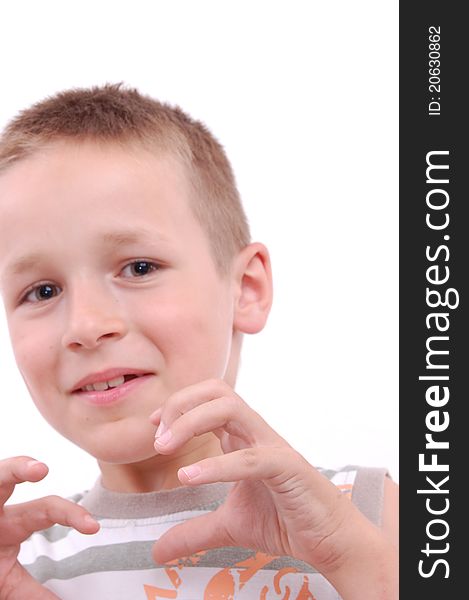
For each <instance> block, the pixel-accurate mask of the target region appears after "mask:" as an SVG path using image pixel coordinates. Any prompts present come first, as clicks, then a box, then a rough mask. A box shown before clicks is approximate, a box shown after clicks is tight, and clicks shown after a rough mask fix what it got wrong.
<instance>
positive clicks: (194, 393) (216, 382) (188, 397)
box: [150, 379, 235, 427]
mask: <svg viewBox="0 0 469 600" xmlns="http://www.w3.org/2000/svg"><path fill="white" fill-rule="evenodd" d="M234 393H235V392H234V391H233V389H232V388H231V387H230V386H229V385H228V384H227V383H226V381H223V380H222V379H206V380H204V381H200V382H198V383H194V384H193V385H188V386H186V387H185V388H182V389H180V390H178V391H177V392H175V393H174V394H171V396H169V398H168V399H167V400H166V402H165V403H164V406H162V407H160V408H158V409H157V410H155V412H154V413H153V414H152V415H150V420H151V421H152V423H155V425H156V424H157V423H158V422H159V421H160V420H161V421H163V422H164V423H165V425H166V426H167V427H169V426H170V425H171V423H173V421H175V420H176V419H177V418H178V417H180V416H181V415H183V414H184V413H186V412H188V411H190V410H191V409H193V408H195V407H196V406H198V405H199V404H202V403H203V402H210V401H211V400H215V399H216V398H220V397H221V396H230V395H232V394H234Z"/></svg>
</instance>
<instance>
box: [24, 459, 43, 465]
mask: <svg viewBox="0 0 469 600" xmlns="http://www.w3.org/2000/svg"><path fill="white" fill-rule="evenodd" d="M43 464H44V463H42V462H41V461H40V460H30V461H28V462H27V463H26V466H27V467H35V466H36V465H43Z"/></svg>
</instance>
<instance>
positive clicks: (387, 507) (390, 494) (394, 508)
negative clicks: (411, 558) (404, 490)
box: [381, 477, 399, 547]
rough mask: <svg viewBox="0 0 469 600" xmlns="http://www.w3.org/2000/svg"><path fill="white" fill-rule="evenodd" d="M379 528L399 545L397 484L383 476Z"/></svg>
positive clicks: (391, 540) (393, 542) (395, 544)
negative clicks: (381, 509) (381, 515)
mask: <svg viewBox="0 0 469 600" xmlns="http://www.w3.org/2000/svg"><path fill="white" fill-rule="evenodd" d="M381 529H382V531H383V534H384V535H385V537H386V538H387V539H388V540H389V541H390V542H391V543H392V544H394V546H396V547H399V486H398V485H397V484H396V483H395V482H394V481H392V479H390V478H389V477H385V478H384V497H383V518H382V521H381Z"/></svg>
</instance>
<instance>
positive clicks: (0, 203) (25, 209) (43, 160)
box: [0, 143, 200, 275]
mask: <svg viewBox="0 0 469 600" xmlns="http://www.w3.org/2000/svg"><path fill="white" fill-rule="evenodd" d="M190 194H191V190H190V185H189V182H188V178H187V176H186V174H185V170H184V167H183V166H182V165H181V164H180V163H179V162H178V161H177V160H176V159H175V158H173V157H171V156H170V155H167V154H166V155H162V154H160V155H156V154H154V153H150V152H149V151H145V150H142V149H135V148H127V147H126V148H123V147H119V146H115V145H109V144H108V145H105V146H104V145H101V146H98V145H96V144H92V143H80V144H77V143H75V144H71V143H60V144H55V145H53V146H50V147H49V148H47V149H45V150H44V151H41V152H37V153H35V154H33V155H32V156H30V157H28V158H26V159H23V160H21V161H18V163H16V164H14V165H12V166H11V167H10V168H8V169H7V170H5V171H4V172H3V173H2V174H1V175H0V234H1V235H0V275H1V271H2V270H3V268H4V266H5V264H6V263H9V264H11V261H12V260H14V262H16V263H17V264H16V267H15V268H20V269H21V268H22V266H24V264H25V263H27V262H28V261H29V262H31V260H30V259H34V258H35V257H34V256H29V258H28V256H25V255H27V254H29V255H35V254H37V253H40V252H42V249H43V247H44V246H49V247H52V246H54V247H55V248H56V249H57V248H58V247H59V246H60V245H61V244H62V245H63V246H67V247H69V246H72V245H74V244H75V245H79V244H83V243H85V244H92V243H98V242H99V243H107V242H112V243H113V244H117V245H122V244H124V243H131V242H132V240H133V241H137V240H138V239H142V238H141V236H145V235H148V236H149V237H154V238H155V239H157V238H158V239H160V240H166V241H168V240H171V239H175V238H178V239H181V238H184V236H186V238H187V239H188V240H189V239H193V235H194V232H195V230H199V233H200V227H199V225H198V223H197V221H196V220H195V218H194V216H193V214H192V210H191V209H190V205H189V201H190Z"/></svg>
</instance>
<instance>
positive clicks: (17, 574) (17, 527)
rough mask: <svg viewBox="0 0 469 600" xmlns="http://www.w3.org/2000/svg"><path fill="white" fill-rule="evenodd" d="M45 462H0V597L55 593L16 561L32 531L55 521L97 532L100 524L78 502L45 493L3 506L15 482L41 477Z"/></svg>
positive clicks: (38, 597) (41, 599)
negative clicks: (26, 500)
mask: <svg viewBox="0 0 469 600" xmlns="http://www.w3.org/2000/svg"><path fill="white" fill-rule="evenodd" d="M47 472H48V469H47V466H46V465H45V464H44V463H41V462H38V461H34V460H33V459H31V458H28V457H26V456H19V457H16V458H9V459H7V460H1V461H0V600H24V599H25V598H34V599H35V600H50V599H52V598H57V596H56V595H55V594H53V593H52V592H50V591H49V590H47V589H46V588H45V587H43V586H42V585H40V584H39V583H38V582H37V581H36V580H35V579H34V578H33V577H31V575H29V573H28V572H27V571H26V569H24V568H23V567H22V566H21V565H20V564H19V562H18V560H17V557H18V553H19V550H20V544H21V543H22V542H23V541H24V540H26V539H27V538H28V537H29V536H30V535H31V534H32V533H33V532H34V531H39V530H41V529H47V528H48V527H51V526H52V525H54V524H55V523H60V524H61V525H65V526H68V527H73V528H75V529H77V530H78V531H80V532H81V533H96V532H97V531H98V529H99V524H98V523H97V522H96V521H95V520H94V519H93V518H92V517H91V516H90V515H89V514H88V512H87V511H86V510H85V509H84V508H82V507H81V506H78V505H77V504H75V503H73V502H70V501H69V500H65V499H63V498H59V497H58V496H48V497H45V498H40V499H38V500H32V501H31V502H24V503H22V504H12V505H8V506H5V502H6V501H7V500H8V498H9V497H10V496H11V495H12V493H13V490H14V489H15V485H16V484H17V483H22V482H24V481H31V482H36V481H40V480H41V479H44V477H45V476H46V475H47Z"/></svg>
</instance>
